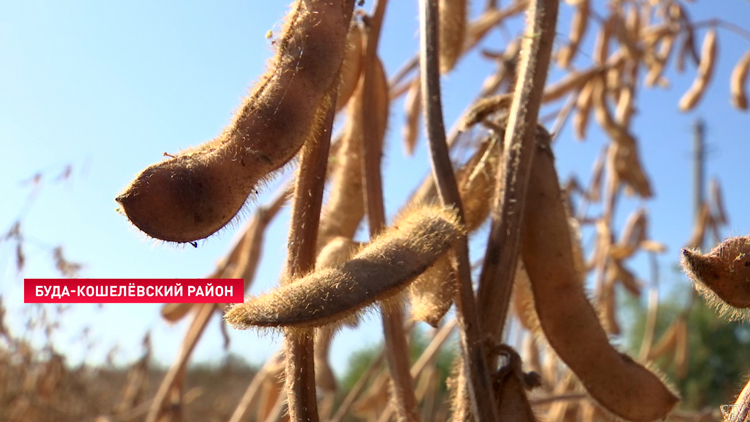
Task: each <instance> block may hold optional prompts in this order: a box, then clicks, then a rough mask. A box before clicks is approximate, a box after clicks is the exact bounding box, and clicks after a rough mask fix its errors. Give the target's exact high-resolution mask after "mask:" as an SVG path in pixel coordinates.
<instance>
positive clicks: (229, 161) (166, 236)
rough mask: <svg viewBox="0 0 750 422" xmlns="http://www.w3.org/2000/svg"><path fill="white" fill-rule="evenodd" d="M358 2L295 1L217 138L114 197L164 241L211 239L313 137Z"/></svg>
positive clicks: (144, 173) (143, 227) (152, 168)
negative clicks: (261, 69) (262, 66)
mask: <svg viewBox="0 0 750 422" xmlns="http://www.w3.org/2000/svg"><path fill="white" fill-rule="evenodd" d="M353 8H354V0H336V1H330V0H297V1H296V2H295V3H294V4H293V5H292V8H291V12H290V14H289V16H288V17H287V22H286V24H285V26H284V29H283V31H282V35H281V39H280V40H279V42H278V51H277V52H276V57H275V59H274V60H273V62H272V65H271V66H270V67H269V69H268V70H267V71H266V73H265V74H264V75H263V77H262V78H261V80H260V81H259V82H258V83H257V84H256V85H255V88H254V89H253V93H252V94H251V95H250V96H248V97H247V98H246V99H245V100H244V101H243V103H242V105H241V106H240V109H239V111H238V112H237V113H236V115H235V116H234V118H233V120H232V122H231V123H230V125H229V126H228V127H227V128H226V129H225V130H224V131H223V133H221V134H220V135H219V136H218V137H217V138H215V139H213V140H211V141H209V142H207V143H205V144H203V145H200V146H198V147H196V148H193V149H189V150H186V151H183V152H181V153H180V154H178V155H177V156H175V157H173V158H171V159H168V160H166V161H163V162H161V163H158V164H154V165H152V166H150V167H148V168H146V169H145V170H143V171H142V172H141V173H140V174H139V175H138V176H137V177H136V179H135V180H134V181H133V182H132V183H131V184H130V185H129V186H128V187H127V188H126V189H125V190H124V191H123V192H122V193H121V194H120V195H119V196H118V197H117V198H116V199H117V201H118V202H119V203H120V204H121V206H122V210H123V212H124V213H125V214H126V215H127V217H128V218H129V219H130V221H131V222H132V223H133V224H134V225H135V226H136V227H138V228H139V229H140V230H142V231H143V232H145V233H146V234H147V235H149V236H151V237H154V238H157V239H161V240H166V241H173V242H192V241H195V240H198V239H203V238H206V237H208V236H210V235H212V234H213V233H215V232H217V231H218V230H219V229H221V228H222V227H224V226H225V225H226V224H227V223H229V222H230V221H231V220H232V219H233V218H234V217H235V216H236V215H237V213H238V212H239V211H240V210H241V209H242V207H243V205H244V204H245V202H246V201H247V199H248V197H249V196H250V195H251V194H252V193H253V192H254V191H255V187H256V186H257V185H258V184H259V183H262V182H263V181H265V180H267V179H268V177H269V175H270V174H271V173H273V172H274V171H276V170H278V169H280V168H281V167H283V166H284V165H285V164H286V163H287V162H289V161H290V160H291V159H292V158H293V157H294V156H295V155H296V154H297V152H298V151H299V150H300V148H302V146H303V145H304V143H305V141H306V140H307V139H310V138H311V137H313V136H315V133H316V132H317V131H318V130H321V126H322V123H323V120H324V114H325V113H324V110H325V109H326V107H325V106H326V104H325V103H326V102H327V101H330V98H329V97H330V92H331V90H333V89H336V87H337V85H338V83H339V71H340V68H341V64H342V62H343V58H344V55H345V53H346V49H347V34H348V32H349V22H350V20H351V15H352V11H353Z"/></svg>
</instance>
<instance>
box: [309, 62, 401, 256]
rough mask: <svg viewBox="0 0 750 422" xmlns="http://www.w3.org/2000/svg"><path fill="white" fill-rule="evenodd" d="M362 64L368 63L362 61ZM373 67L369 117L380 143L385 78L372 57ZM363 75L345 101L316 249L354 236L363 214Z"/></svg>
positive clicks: (385, 118)
mask: <svg viewBox="0 0 750 422" xmlns="http://www.w3.org/2000/svg"><path fill="white" fill-rule="evenodd" d="M365 65H366V66H367V65H368V64H365ZM372 66H375V79H374V80H373V84H374V85H375V89H374V92H375V93H376V95H375V111H376V114H375V115H374V116H369V118H372V119H374V120H375V122H376V127H377V133H376V135H375V136H376V137H377V139H378V140H379V141H380V143H381V144H382V142H383V138H384V137H385V132H386V128H387V126H388V106H389V103H390V101H389V100H388V80H387V79H386V75H385V71H384V69H383V64H382V63H381V62H380V60H379V59H377V58H376V60H375V61H374V63H373V64H372ZM362 81H364V78H360V86H359V87H358V88H357V91H356V92H355V93H354V97H353V98H352V99H351V101H349V106H348V107H347V119H348V120H347V122H346V126H345V128H344V135H343V138H342V142H341V148H339V150H338V152H337V154H336V162H337V165H336V167H335V168H334V170H333V174H332V176H331V190H330V191H331V195H330V197H329V198H328V202H326V204H325V207H324V208H323V213H322V218H321V222H320V231H319V233H318V249H320V248H322V247H323V246H325V245H326V244H327V243H328V242H329V241H330V240H331V239H333V238H334V237H337V236H343V237H347V238H349V239H351V238H353V237H354V234H355V233H356V231H357V227H358V226H359V223H360V221H362V217H363V216H364V215H365V202H364V201H365V194H364V183H363V178H362V142H363V136H364V127H365V125H364V121H363V118H364V113H363V112H362V106H363V101H364V93H365V89H364V87H363V86H362Z"/></svg>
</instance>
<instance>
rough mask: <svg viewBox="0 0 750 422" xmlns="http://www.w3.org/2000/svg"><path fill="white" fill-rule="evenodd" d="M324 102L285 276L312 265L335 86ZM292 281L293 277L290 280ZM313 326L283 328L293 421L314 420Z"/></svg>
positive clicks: (304, 161)
mask: <svg viewBox="0 0 750 422" xmlns="http://www.w3.org/2000/svg"><path fill="white" fill-rule="evenodd" d="M331 92H332V93H329V94H328V96H327V98H326V101H325V104H326V107H327V110H325V116H324V119H325V120H324V123H323V125H322V127H321V128H320V130H319V133H317V134H316V135H315V137H314V138H313V139H311V140H310V145H306V146H305V147H304V150H303V151H302V157H301V159H300V165H299V174H298V176H297V184H296V187H295V189H294V202H293V206H292V221H291V229H290V231H289V250H288V256H287V272H288V273H287V275H288V277H287V279H288V280H294V279H296V278H298V277H300V276H302V275H304V274H307V273H309V272H310V271H312V270H313V269H314V268H315V254H316V252H317V251H316V243H317V237H318V225H319V223H320V210H321V207H322V202H323V187H324V186H325V175H326V169H327V166H328V152H329V149H330V145H331V131H332V130H333V118H334V116H335V114H336V102H335V101H333V99H335V98H336V92H337V90H336V88H335V87H334V88H333V89H332V90H331ZM292 282H293V281H292ZM313 350H314V347H313V332H312V330H302V329H291V330H287V331H286V337H285V353H286V392H287V398H288V400H289V416H290V418H291V420H294V421H313V422H315V421H317V420H318V419H319V418H318V399H317V396H316V395H315V359H314V356H313Z"/></svg>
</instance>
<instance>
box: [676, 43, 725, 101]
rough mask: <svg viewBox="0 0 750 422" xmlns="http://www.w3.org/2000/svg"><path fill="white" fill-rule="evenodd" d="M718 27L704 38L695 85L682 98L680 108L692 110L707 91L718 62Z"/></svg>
mask: <svg viewBox="0 0 750 422" xmlns="http://www.w3.org/2000/svg"><path fill="white" fill-rule="evenodd" d="M716 50H717V48H716V29H713V28H712V29H710V30H709V31H708V32H707V33H706V37H705V38H703V47H702V48H701V60H700V63H699V64H698V74H697V75H696V76H695V80H694V81H693V85H691V86H690V89H689V90H688V91H687V92H686V93H685V95H683V96H682V98H681V99H680V104H679V106H680V110H681V111H690V110H692V109H693V107H695V105H696V104H698V101H700V99H701V97H703V93H704V92H705V91H706V87H707V86H708V83H709V82H711V77H712V76H713V73H714V67H715V63H716Z"/></svg>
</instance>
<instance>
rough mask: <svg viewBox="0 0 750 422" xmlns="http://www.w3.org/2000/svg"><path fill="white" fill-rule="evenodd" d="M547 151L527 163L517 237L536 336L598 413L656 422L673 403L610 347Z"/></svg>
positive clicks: (657, 383)
mask: <svg viewBox="0 0 750 422" xmlns="http://www.w3.org/2000/svg"><path fill="white" fill-rule="evenodd" d="M545 147H546V148H544V149H542V150H541V151H539V152H538V153H537V156H536V157H535V158H534V161H533V163H534V165H533V168H532V172H531V179H530V181H529V191H528V194H527V198H526V201H527V203H526V207H525V208H524V210H525V212H524V219H523V221H524V227H523V231H522V233H523V244H522V245H523V247H522V255H523V260H524V262H525V263H526V270H527V272H528V274H529V278H530V280H531V284H532V290H533V292H534V303H535V307H536V311H537V315H538V316H539V321H540V323H541V326H542V330H543V331H544V334H545V336H546V337H547V340H548V341H549V343H550V345H551V346H552V348H553V349H554V350H555V352H556V353H557V354H558V355H559V356H560V358H561V359H562V360H563V361H564V362H565V363H566V364H567V365H568V367H569V368H570V369H571V370H572V371H573V372H574V373H575V374H576V375H577V376H578V378H579V379H580V380H581V383H582V384H583V385H584V387H585V388H586V389H587V390H588V392H589V394H590V395H591V396H592V397H593V398H594V399H596V400H597V402H599V404H600V405H601V406H602V407H604V408H605V409H607V410H608V411H610V412H612V413H613V414H615V415H617V416H619V417H621V418H623V419H627V420H630V421H652V420H656V419H662V418H664V417H665V416H666V415H667V414H668V413H669V412H670V411H671V410H672V407H674V405H675V404H676V403H677V401H678V399H677V397H676V396H675V395H674V393H673V392H672V391H670V389H669V388H667V387H666V386H665V385H664V384H663V383H662V381H661V380H660V379H659V377H657V376H656V375H654V374H653V373H652V372H651V371H649V370H648V369H646V368H644V367H643V366H641V365H639V364H638V363H636V362H634V361H633V360H632V359H631V358H630V357H628V356H626V355H623V354H621V353H619V352H617V351H616V350H615V349H614V348H613V347H612V345H610V343H609V339H608V338H607V335H606V333H605V332H604V330H603V329H602V327H601V325H600V324H599V319H598V318H597V315H596V312H595V311H594V309H593V308H592V307H591V304H590V303H589V301H588V299H587V298H586V295H585V293H584V291H583V288H582V286H581V283H580V275H579V274H578V273H577V271H576V268H575V263H574V259H573V253H572V250H571V240H570V229H569V224H568V221H567V216H566V213H565V208H564V204H563V200H562V197H561V193H560V187H559V186H560V184H559V181H558V177H557V172H556V171H555V165H554V160H553V158H552V154H551V152H550V151H549V149H548V148H549V146H548V145H545Z"/></svg>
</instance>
